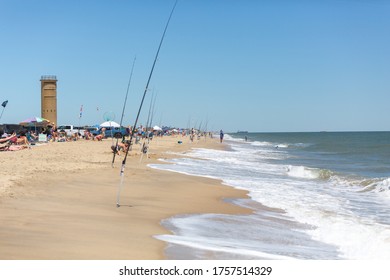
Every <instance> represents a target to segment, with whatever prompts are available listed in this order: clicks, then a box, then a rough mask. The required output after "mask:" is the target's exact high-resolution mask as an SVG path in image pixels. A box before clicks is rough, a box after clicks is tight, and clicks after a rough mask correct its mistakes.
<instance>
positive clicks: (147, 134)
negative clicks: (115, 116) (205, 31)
mask: <svg viewBox="0 0 390 280" xmlns="http://www.w3.org/2000/svg"><path fill="white" fill-rule="evenodd" d="M82 132H83V133H82V134H81V133H80V131H79V132H76V133H72V134H70V135H68V134H67V133H66V132H65V131H63V130H58V129H57V127H56V126H55V125H54V124H53V125H51V126H47V127H42V128H41V129H40V130H39V132H37V131H36V130H27V129H26V130H23V131H20V132H18V133H15V132H14V131H12V132H11V133H9V134H7V133H5V132H3V131H0V136H1V138H0V151H18V150H23V149H27V148H30V147H31V145H35V144H36V143H39V142H46V143H47V142H69V141H78V140H80V139H84V140H92V141H102V140H103V139H104V138H106V128H104V127H103V128H101V129H100V130H99V134H97V135H96V134H93V133H91V131H89V130H87V129H85V130H84V131H82ZM132 132H134V141H135V144H141V143H140V141H141V139H146V138H147V139H148V140H152V139H153V137H158V136H160V137H162V136H163V135H181V136H183V137H185V136H189V137H190V141H191V142H193V141H194V139H196V138H197V139H198V140H200V138H201V137H205V138H206V137H207V136H209V137H210V138H212V137H213V134H212V133H211V132H201V131H199V130H196V129H194V128H192V129H191V130H181V131H179V130H176V129H173V130H170V131H164V132H163V131H161V130H159V131H154V130H150V131H149V130H148V129H146V128H145V127H142V126H140V127H138V128H137V129H135V130H133V129H132V127H128V128H127V134H128V135H130V134H131V133H132ZM125 138H126V137H123V139H122V141H119V142H118V144H117V145H116V146H112V147H111V149H112V151H113V152H114V153H117V154H119V153H120V152H121V151H122V152H126V151H127V149H128V148H129V146H130V141H129V140H126V139H125ZM220 140H221V142H222V140H223V132H222V130H221V133H220ZM141 145H142V144H141ZM145 147H146V148H145ZM147 147H148V146H146V145H145V143H144V145H143V148H142V151H143V152H145V151H147Z"/></svg>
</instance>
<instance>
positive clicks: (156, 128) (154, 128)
mask: <svg viewBox="0 0 390 280" xmlns="http://www.w3.org/2000/svg"><path fill="white" fill-rule="evenodd" d="M153 130H162V128H161V127H159V126H157V125H155V126H153Z"/></svg>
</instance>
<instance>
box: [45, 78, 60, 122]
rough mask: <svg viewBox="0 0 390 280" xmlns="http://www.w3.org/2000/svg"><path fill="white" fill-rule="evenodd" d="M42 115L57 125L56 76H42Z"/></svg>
mask: <svg viewBox="0 0 390 280" xmlns="http://www.w3.org/2000/svg"><path fill="white" fill-rule="evenodd" d="M41 116H42V118H45V119H48V120H50V121H51V122H53V123H54V124H55V125H57V77H56V76H41Z"/></svg>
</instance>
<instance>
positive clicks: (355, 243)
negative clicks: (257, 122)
mask: <svg viewBox="0 0 390 280" xmlns="http://www.w3.org/2000/svg"><path fill="white" fill-rule="evenodd" d="M245 136H246V137H247V141H245V139H244V137H245ZM225 143H227V144H228V146H229V149H227V150H212V149H199V148H196V145H194V148H193V149H192V150H191V152H189V153H187V154H186V156H185V157H182V155H181V157H180V158H179V157H178V158H176V159H172V160H168V162H169V163H171V164H154V165H150V166H151V167H152V168H158V169H163V170H170V171H174V172H180V173H185V174H191V175H197V176H204V177H210V178H217V179H221V180H222V181H223V183H224V184H226V185H229V186H232V187H235V188H238V189H243V190H247V191H248V192H249V195H250V199H240V200H235V201H231V202H232V203H237V204H239V205H242V206H244V207H249V208H251V209H253V211H254V212H253V214H251V215H221V214H213V213H210V214H204V215H183V216H177V217H172V218H170V219H167V220H165V221H164V222H163V224H164V226H166V227H167V228H169V229H170V230H171V231H172V233H173V234H172V235H162V236H157V237H156V238H159V239H161V240H165V241H167V242H168V244H169V246H168V248H167V250H166V254H167V256H168V257H169V258H172V259H178V258H187V259H290V258H293V259H332V260H333V259H361V260H364V259H390V211H389V210H390V132H323V133H248V134H229V135H226V141H225ZM178 252H180V253H178Z"/></svg>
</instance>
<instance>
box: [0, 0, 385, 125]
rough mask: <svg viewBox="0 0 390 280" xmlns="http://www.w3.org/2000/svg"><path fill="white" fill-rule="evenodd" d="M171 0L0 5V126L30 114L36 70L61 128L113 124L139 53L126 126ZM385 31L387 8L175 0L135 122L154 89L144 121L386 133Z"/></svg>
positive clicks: (300, 1) (366, 2) (349, 1)
mask: <svg viewBox="0 0 390 280" xmlns="http://www.w3.org/2000/svg"><path fill="white" fill-rule="evenodd" d="M174 2H175V1H174V0H116V1H112V0H93V1H92V0H83V1H79V0H77V1H76V0H66V1H65V0H64V1H47V0H34V1H28V0H24V1H23V0H12V1H9V0H0V26H1V28H0V102H3V101H4V100H8V101H9V102H8V105H7V107H6V108H5V109H4V112H3V116H2V118H1V119H0V123H19V122H21V121H22V120H24V119H27V118H29V117H32V116H39V115H40V111H41V108H40V106H41V103H40V98H41V93H40V78H41V76H42V75H55V76H57V79H58V82H57V111H58V125H63V124H74V125H78V124H79V123H80V124H81V125H93V124H99V123H101V122H103V121H104V114H105V113H107V112H108V113H110V114H112V113H113V114H114V115H115V119H114V121H116V122H120V119H121V115H122V109H123V103H124V99H125V95H126V90H127V85H128V81H129V77H130V72H131V67H132V64H133V61H134V59H135V58H136V62H135V66H134V72H133V76H132V79H131V84H130V87H129V95H128V102H127V106H126V110H125V114H124V119H123V124H124V125H132V124H133V123H134V121H135V117H136V114H137V111H138V107H139V106H140V102H141V99H142V95H143V93H144V90H145V87H146V83H147V79H148V77H149V73H150V70H151V67H152V64H153V60H154V57H155V55H156V51H157V48H158V45H159V42H160V39H161V36H162V33H163V30H164V27H165V24H166V22H167V19H168V17H169V14H170V11H171V9H172V7H173V5H174ZM389 30H390V1H385V0H337V1H336V0H323V1H321V0H313V1H310V0H240V1H238V0H179V1H178V4H177V6H176V9H175V11H174V14H173V16H172V19H171V22H170V25H169V27H168V30H167V33H166V36H165V39H164V42H163V45H162V47H161V51H160V54H159V57H158V60H157V63H156V67H155V70H154V73H153V76H152V79H151V82H150V85H149V90H148V92H147V95H146V99H145V103H144V106H143V108H142V111H141V116H140V121H139V124H145V123H146V119H147V115H148V112H149V104H150V102H151V97H152V93H154V95H155V96H156V102H155V107H154V111H153V113H154V114H153V125H168V126H175V127H195V128H198V127H200V126H202V128H206V125H207V129H208V130H219V129H223V130H224V131H227V132H235V131H237V130H247V131H251V132H299V131H302V132H306V131H379V130H380V131H382V130H385V131H388V130H390V122H389V115H390V110H389V106H390V36H389V35H390V33H389ZM81 105H83V114H82V117H81V119H80V118H79V113H80V107H81ZM0 109H3V108H2V107H0Z"/></svg>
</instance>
